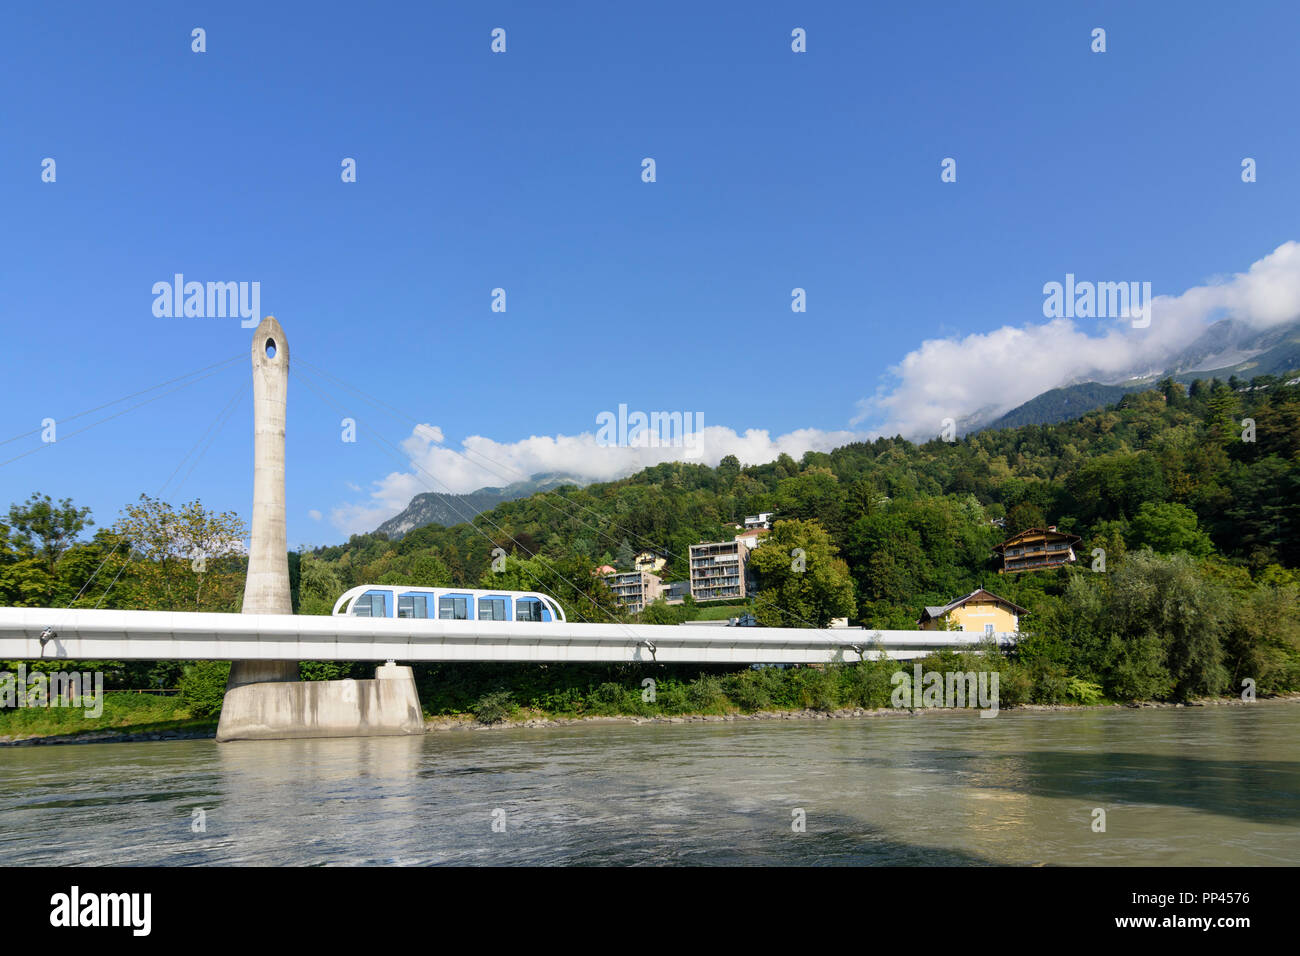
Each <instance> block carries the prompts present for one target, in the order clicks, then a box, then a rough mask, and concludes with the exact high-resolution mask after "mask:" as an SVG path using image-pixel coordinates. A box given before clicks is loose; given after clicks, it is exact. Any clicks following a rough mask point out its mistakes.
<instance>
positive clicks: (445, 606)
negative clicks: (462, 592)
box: [438, 597, 469, 621]
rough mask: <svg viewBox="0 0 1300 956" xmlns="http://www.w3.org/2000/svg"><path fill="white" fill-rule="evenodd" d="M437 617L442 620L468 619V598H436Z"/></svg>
mask: <svg viewBox="0 0 1300 956" xmlns="http://www.w3.org/2000/svg"><path fill="white" fill-rule="evenodd" d="M438 619H439V620H442V621H467V620H469V598H467V597H440V598H438Z"/></svg>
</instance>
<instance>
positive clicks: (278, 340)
mask: <svg viewBox="0 0 1300 956" xmlns="http://www.w3.org/2000/svg"><path fill="white" fill-rule="evenodd" d="M251 358H252V371H253V383H252V384H253V399H254V403H253V404H254V409H253V433H254V465H253V514H252V528H251V532H252V533H251V537H250V542H249V554H248V572H247V575H246V579H245V584H244V600H243V607H242V612H241V613H239V614H215V613H206V612H176V611H135V610H107V609H106V610H100V609H98V608H94V609H89V610H87V609H82V608H74V607H72V606H69V607H67V608H64V609H61V610H60V609H57V608H0V659H3V660H40V659H45V660H69V661H96V660H223V661H224V660H228V661H230V662H231V668H230V678H229V681H228V683H227V685H226V694H225V699H224V703H223V706H222V710H221V720H220V724H219V726H218V728H217V740H218V741H229V740H249V739H271V738H281V737H330V736H371V735H381V734H418V733H423V732H424V718H423V712H422V710H421V707H420V701H419V696H418V693H417V691H416V687H415V681H414V675H413V672H412V670H411V668H410V667H409V666H408V665H409V664H410V663H415V662H428V661H498V662H506V661H515V662H535V663H542V662H557V663H565V662H569V663H577V662H597V663H659V664H685V663H698V664H733V665H745V664H836V663H852V662H855V661H862V660H870V659H876V658H880V657H885V656H887V657H890V658H892V659H898V660H902V659H911V658H917V657H924V656H926V655H927V654H930V653H933V652H934V651H937V650H942V649H945V648H949V649H969V650H975V649H977V648H978V647H979V646H980V644H981V642H982V641H984V640H987V637H986V635H983V634H967V633H961V632H955V633H954V632H944V631H864V630H859V629H848V628H815V627H812V626H809V627H807V628H759V627H729V626H724V625H717V626H702V627H682V626H668V625H642V624H632V623H628V622H616V623H612V624H606V623H590V622H586V621H583V622H580V623H575V622H572V621H548V622H532V621H468V620H466V621H458V620H429V619H402V618H396V619H393V618H363V617H351V616H346V615H340V616H334V615H331V616H316V615H295V614H293V613H292V604H291V600H290V587H289V562H288V548H287V545H286V534H285V497H284V472H285V458H284V447H285V446H284V436H285V421H286V407H287V400H288V377H289V343H288V341H287V338H286V336H285V334H284V329H283V328H282V327H281V326H280V324H279V323H278V322H277V321H276V320H275V319H274V318H273V317H271V316H266V317H265V318H264V319H262V321H261V323H260V324H259V325H258V327H257V329H256V330H255V331H254V333H253V340H252V349H251ZM313 390H314V389H313ZM470 525H471V527H473V528H474V529H475V530H476V531H478V532H479V533H480V534H483V535H484V537H487V535H486V533H485V532H483V531H482V529H479V528H477V527H476V526H475V525H474V524H473V522H472V521H471V522H470ZM497 530H500V529H497ZM489 540H490V539H489ZM511 540H514V539H513V538H512V539H511ZM515 544H516V545H518V546H520V547H522V546H521V545H519V543H518V542H517V541H515ZM524 550H525V552H526V553H527V549H524ZM105 560H107V559H105ZM100 567H101V568H102V567H103V565H102V564H101V566H100ZM97 573H98V571H96V574H97ZM119 573H120V572H119ZM92 579H93V576H92ZM109 587H110V588H111V587H112V584H111V583H110V585H109ZM83 590H84V588H83ZM106 593H107V592H106ZM101 600H102V598H101ZM74 603H75V602H74ZM808 623H810V624H811V622H808ZM1014 638H1015V635H1009V634H1004V635H995V639H996V640H997V641H998V643H1000V644H1004V645H1005V644H1009V643H1011V642H1012V641H1013V640H1014ZM300 661H375V662H379V663H380V664H381V666H379V667H377V668H376V670H375V678H374V680H369V679H366V680H341V681H301V680H299V679H298V678H299V673H298V671H299V668H298V662H300ZM398 661H401V662H403V663H402V664H400V665H399V664H398V663H396V662H398Z"/></svg>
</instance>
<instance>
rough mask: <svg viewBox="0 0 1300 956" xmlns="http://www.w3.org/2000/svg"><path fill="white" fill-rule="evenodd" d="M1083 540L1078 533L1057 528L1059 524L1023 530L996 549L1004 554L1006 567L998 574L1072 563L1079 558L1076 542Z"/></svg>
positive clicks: (1003, 560) (1003, 562)
mask: <svg viewBox="0 0 1300 956" xmlns="http://www.w3.org/2000/svg"><path fill="white" fill-rule="evenodd" d="M1082 540H1083V539H1082V538H1080V537H1079V536H1078V535H1076V534H1066V533H1065V532H1064V531H1057V530H1056V525H1051V526H1049V527H1047V528H1029V529H1028V530H1026V531H1021V532H1020V533H1019V534H1016V535H1012V536H1011V537H1010V538H1007V540H1006V541H1003V542H1002V543H1001V544H1000V545H998V546H997V547H996V548H994V549H993V551H994V553H995V554H997V555H999V556H1001V558H1002V567H1001V568H999V569H998V574H1010V573H1013V572H1016V571H1045V570H1047V569H1049V568H1059V567H1063V566H1064V565H1067V564H1072V563H1074V562H1075V561H1076V560H1078V559H1077V558H1076V557H1075V554H1074V546H1075V545H1076V544H1078V543H1079V542H1080V541H1082Z"/></svg>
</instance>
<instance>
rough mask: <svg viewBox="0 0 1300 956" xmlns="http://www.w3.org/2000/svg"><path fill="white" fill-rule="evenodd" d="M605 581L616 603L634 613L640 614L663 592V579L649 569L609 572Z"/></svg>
mask: <svg viewBox="0 0 1300 956" xmlns="http://www.w3.org/2000/svg"><path fill="white" fill-rule="evenodd" d="M605 583H606V584H607V585H608V586H609V589H610V591H612V592H613V594H614V601H615V603H616V604H618V606H619V607H621V608H625V609H627V610H628V611H630V612H632V613H633V614H639V613H640V612H641V611H643V610H645V606H646V605H647V604H649V603H651V602H652V601H657V600H658V599H659V598H660V596H662V594H663V579H662V578H660V577H659V575H657V574H650V573H649V572H647V571H623V572H621V573H619V572H616V573H614V574H607V575H605Z"/></svg>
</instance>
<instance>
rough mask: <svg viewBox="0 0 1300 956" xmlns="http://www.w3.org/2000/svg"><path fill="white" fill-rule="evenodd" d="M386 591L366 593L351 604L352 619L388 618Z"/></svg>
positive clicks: (387, 596) (387, 593) (387, 594)
mask: <svg viewBox="0 0 1300 956" xmlns="http://www.w3.org/2000/svg"><path fill="white" fill-rule="evenodd" d="M388 601H389V592H388V591H367V592H366V593H365V594H363V595H361V597H359V598H357V599H356V600H355V601H354V602H353V603H352V614H353V616H354V617H388Z"/></svg>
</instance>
